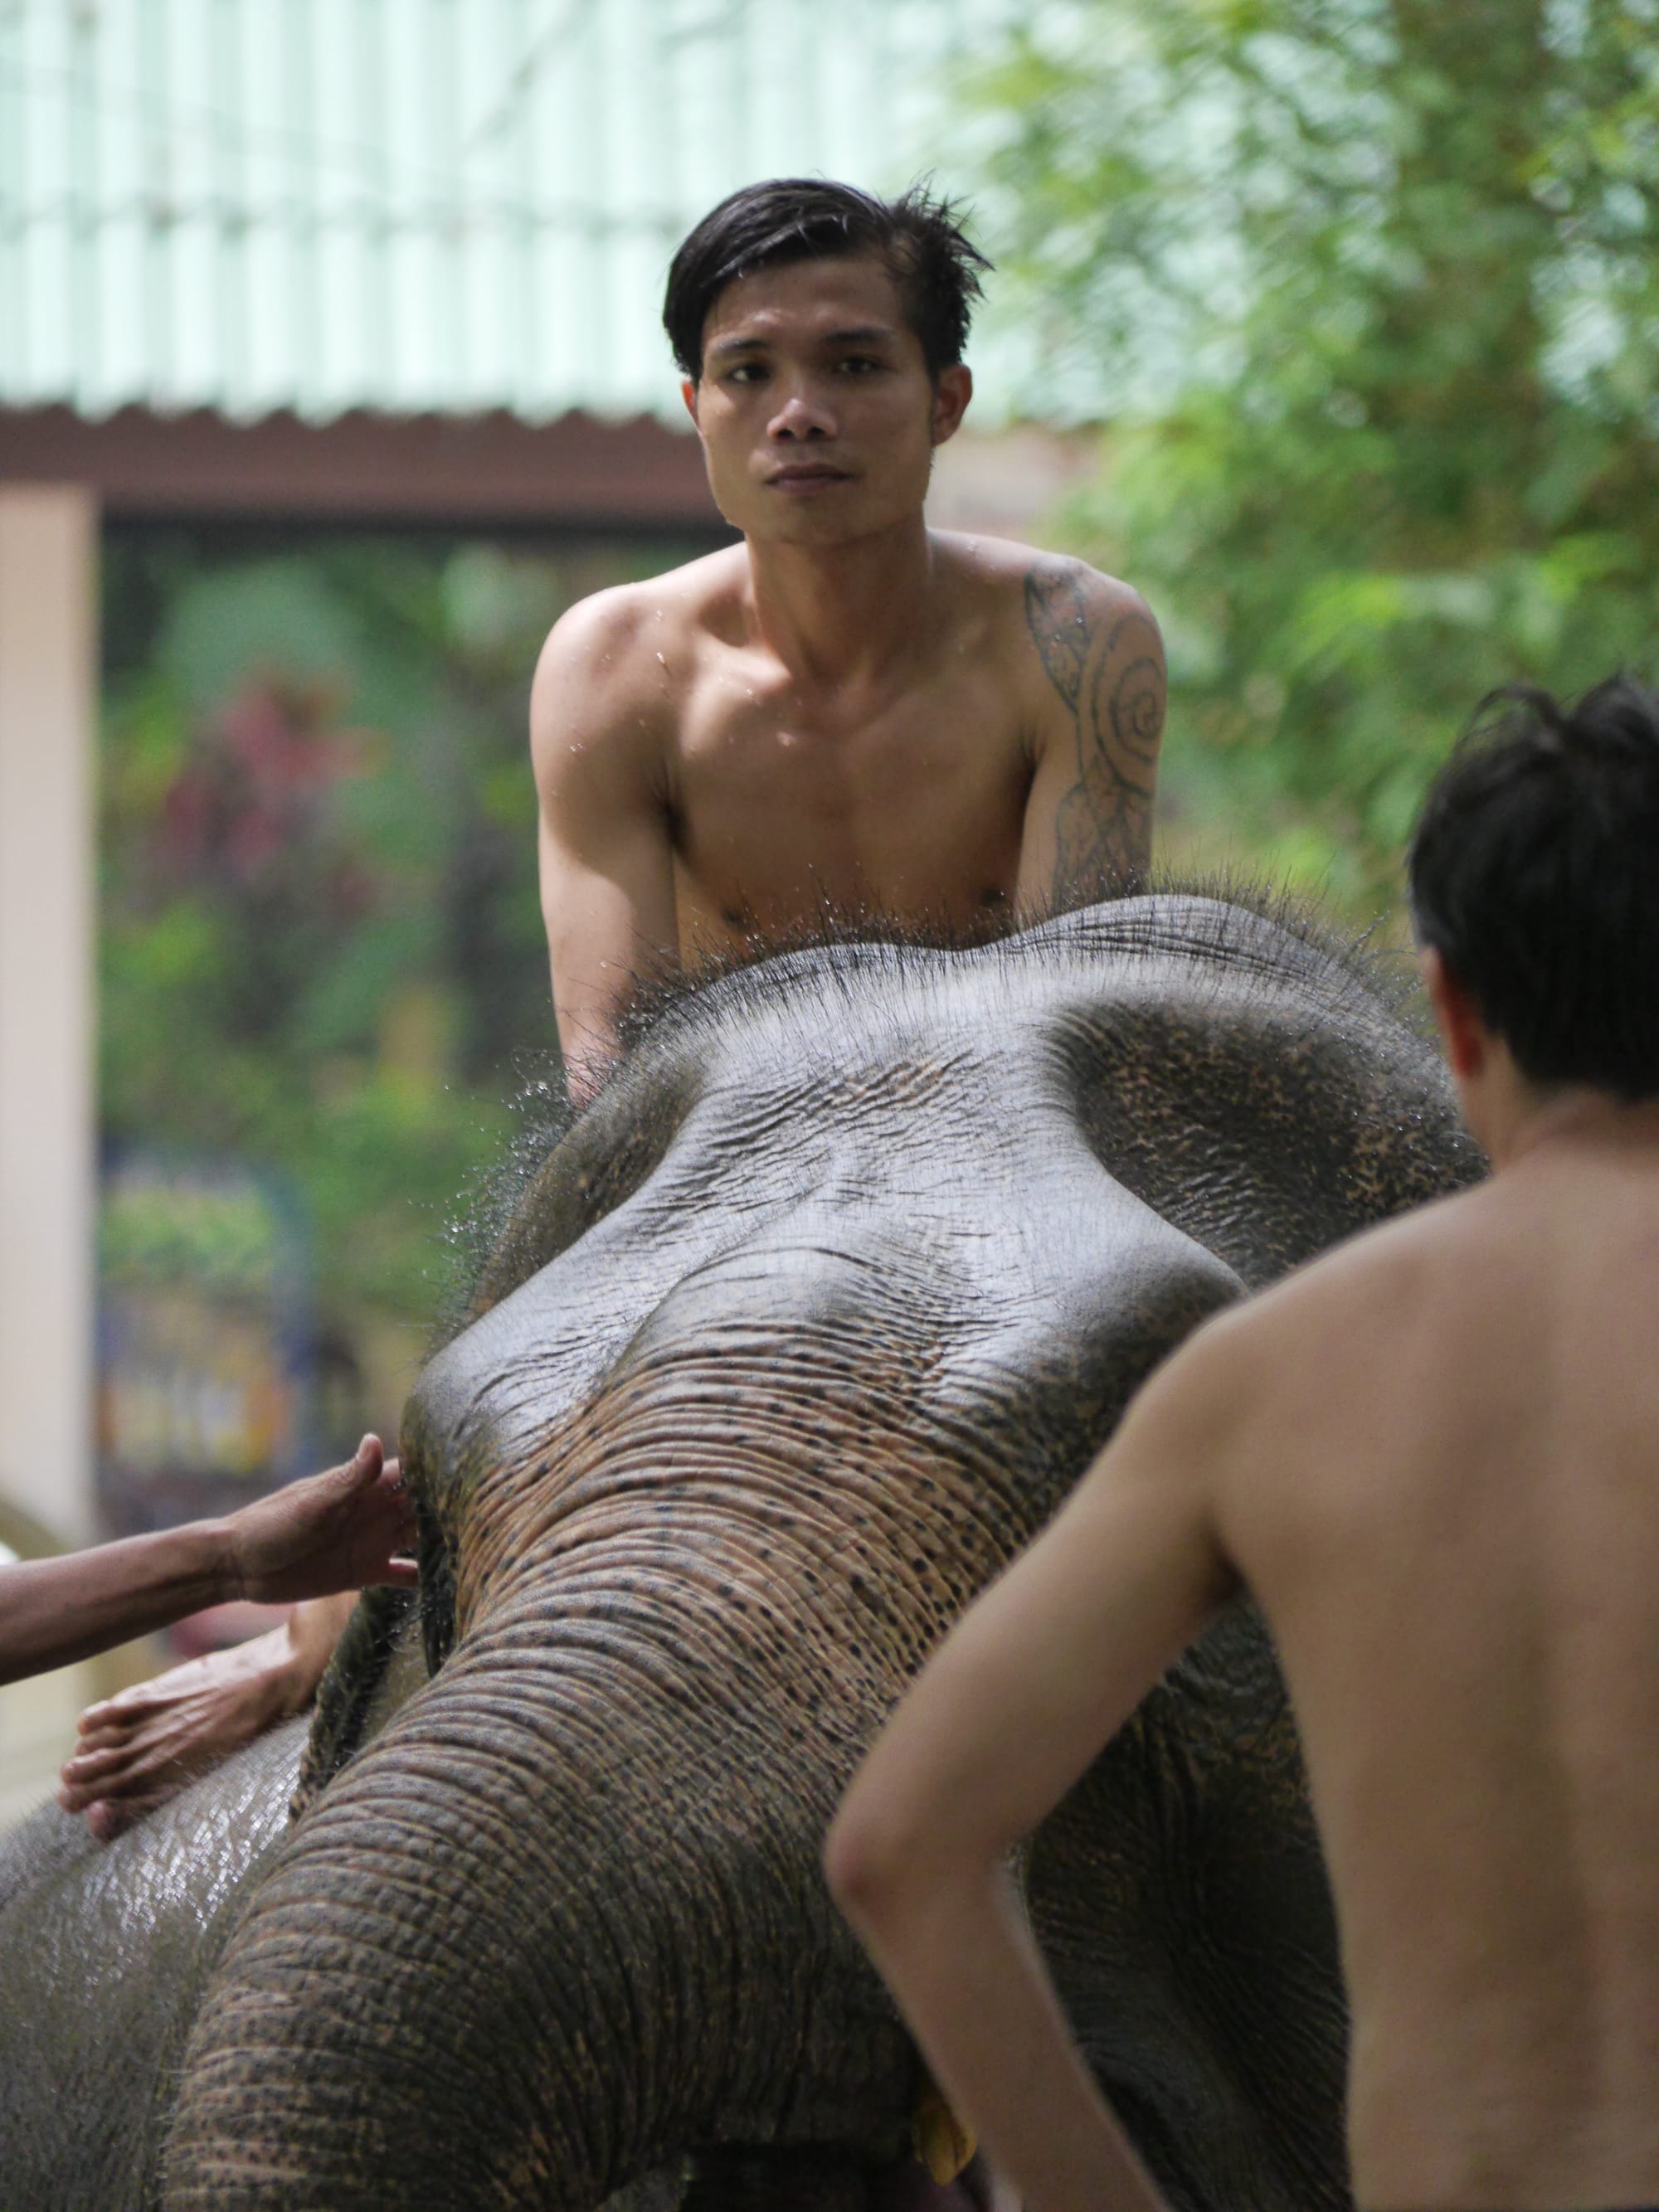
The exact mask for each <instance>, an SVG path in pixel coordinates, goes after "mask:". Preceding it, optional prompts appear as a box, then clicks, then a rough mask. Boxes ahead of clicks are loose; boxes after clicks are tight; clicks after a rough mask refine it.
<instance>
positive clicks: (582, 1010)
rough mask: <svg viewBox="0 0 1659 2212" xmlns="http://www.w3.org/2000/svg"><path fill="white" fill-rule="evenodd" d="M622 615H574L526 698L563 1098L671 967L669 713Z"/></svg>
mask: <svg viewBox="0 0 1659 2212" xmlns="http://www.w3.org/2000/svg"><path fill="white" fill-rule="evenodd" d="M635 632H636V623H635V618H634V616H633V613H632V611H631V609H630V605H629V602H628V600H627V599H625V598H623V596H622V595H620V594H618V593H616V592H604V593H601V594H599V597H598V598H597V599H587V600H584V601H583V602H582V604H581V605H580V606H576V607H573V608H572V609H571V610H570V611H569V613H568V614H567V615H565V616H563V617H562V618H561V620H560V621H559V622H558V623H556V625H555V626H554V629H553V632H552V635H550V637H549V639H548V641H547V643H546V645H545V646H544V648H543V650H542V657H541V659H540V661H539V663H538V666H537V669H536V681H535V684H534V686H533V688H532V692H531V698H530V750H531V758H532V763H533V764H534V767H535V771H536V793H537V799H538V805H539V809H540V854H541V886H542V915H543V918H544V921H545V922H546V925H547V947H548V954H549V958H550V963H551V966H552V974H553V1006H554V1011H555V1012H556V1015H557V1017H558V1024H559V1042H560V1046H561V1048H562V1050H563V1053H564V1060H565V1072H566V1077H567V1080H568V1083H569V1085H570V1093H571V1097H573V1098H574V1100H575V1101H576V1103H578V1104H579V1105H581V1104H586V1102H587V1100H588V1099H589V1098H591V1097H592V1095H593V1093H594V1091H597V1090H598V1088H599V1085H600V1083H601V1082H602V1081H603V1079H604V1077H605V1070H606V1069H607V1068H608V1066H610V1064H611V1060H612V1059H613V1058H614V1057H615V1054H616V1050H617V1024H618V1021H619V1018H620V1016H621V1013H622V1010H623V1006H624V1005H625V1003H626V1001H627V999H628V996H629V991H630V990H631V988H632V987H633V984H634V982H635V979H636V977H637V976H638V975H640V974H641V972H642V971H646V970H649V969H652V968H653V967H654V966H657V965H659V964H660V963H662V962H663V961H664V960H665V959H667V960H672V959H673V958H675V957H677V956H678V932H677V929H676V923H675V912H674V860H673V847H672V843H671V836H670V827H669V811H668V800H667V792H666V788H665V776H664V773H663V767H662V732H663V729H664V726H665V717H666V715H667V714H668V712H669V711H670V710H669V708H668V703H667V702H666V700H665V694H664V687H663V680H662V678H663V671H662V669H661V667H660V666H659V664H658V663H657V661H656V660H655V659H654V657H651V656H647V658H648V659H649V663H650V665H649V666H648V668H647V667H642V666H641V644H640V641H639V638H638V636H637V635H636V634H635Z"/></svg>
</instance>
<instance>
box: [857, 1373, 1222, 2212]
mask: <svg viewBox="0 0 1659 2212" xmlns="http://www.w3.org/2000/svg"><path fill="white" fill-rule="evenodd" d="M1193 1356H1194V1355H1192V1354H1183V1355H1181V1356H1180V1357H1178V1358H1177V1360H1176V1362H1175V1363H1173V1364H1172V1367H1171V1368H1170V1369H1166V1370H1164V1373H1163V1374H1162V1375H1161V1376H1158V1377H1157V1378H1155V1380H1154V1381H1153V1383H1152V1384H1150V1385H1149V1386H1148V1388H1147V1389H1146V1391H1145V1392H1144V1393H1143V1394H1142V1396H1141V1398H1140V1399H1139V1400H1138V1401H1137V1402H1136V1404H1135V1405H1134V1407H1132V1409H1131V1411H1130V1413H1129V1414H1128V1415H1127V1418H1126V1419H1125V1421H1124V1423H1123V1425H1122V1426H1121V1429H1120V1431H1119V1433H1118V1437H1117V1438H1116V1439H1115V1441H1114V1443H1112V1444H1111V1445H1110V1446H1109V1449H1107V1451H1106V1452H1105V1453H1104V1454H1103V1455H1102V1457H1101V1458H1100V1459H1099V1460H1098V1461H1097V1462H1096V1464H1095V1466H1094V1467H1093V1468H1091V1471H1090V1473H1089V1474H1088V1475H1086V1476H1085V1479H1084V1481H1083V1482H1082V1484H1081V1485H1080V1486H1079V1489H1078V1491H1077V1492H1076V1493H1075V1494H1074V1496H1073V1498H1072V1499H1071V1501H1070V1502H1069V1503H1068V1504H1066V1507H1065V1509H1064V1510H1062V1511H1061V1512H1060V1515H1059V1516H1057V1517H1056V1519H1055V1520H1054V1522H1053V1523H1052V1525H1051V1526H1050V1528H1048V1530H1047V1531H1045V1533H1044V1534H1042V1536H1040V1537H1039V1538H1038V1539H1037V1541H1036V1543H1035V1544H1033V1545H1032V1547H1031V1548H1030V1551H1028V1552H1027V1553H1024V1556H1023V1557H1022V1558H1021V1559H1018V1560H1017V1561H1016V1562H1015V1563H1014V1565H1012V1567H1011V1568H1010V1569H1009V1570H1008V1571H1007V1573H1006V1575H1004V1576H1003V1577H1002V1578H1001V1579H1000V1581H999V1582H997V1583H994V1585H993V1586H992V1588H991V1589H989V1590H988V1591H987V1592H986V1594H985V1595H983V1596H982V1597H981V1598H980V1599H979V1600H978V1601H977V1602H976V1603H975V1605H974V1606H972V1607H970V1608H969V1611H968V1613H966V1614H964V1616H963V1619H962V1620H961V1621H960V1622H959V1623H958V1624H957V1627H956V1628H955V1629H954V1630H953V1631H952V1632H951V1635H950V1636H949V1637H947V1638H946V1639H945V1643H944V1644H942V1645H941V1647H940V1648H939V1651H938V1652H937V1653H936V1654H935V1655H934V1656H933V1659H932V1660H930V1661H929V1662H928V1664H927V1667H926V1668H924V1669H923V1670H922V1673H921V1675H920V1676H919V1677H918V1679H917V1680H916V1682H915V1685H914V1686H913V1687H912V1689H911V1690H910V1692H909V1693H908V1696H907V1697H906V1698H905V1699H904V1700H903V1701H902V1704H901V1705H900V1706H899V1708H898V1710H897V1711H896V1714H895V1715H894V1717H893V1718H892V1719H891V1720H890V1722H889V1723H888V1725H887V1727H886V1729H884V1732H883V1733H882V1735H881V1736H880V1737H879V1738H878V1741H877V1743H876V1746H875V1748H874V1749H873V1750H872V1753H870V1756H869V1758H868V1759H867V1760H866V1763H865V1765H864V1766H863V1768H862V1770H861V1771H860V1773H859V1774H858V1776H857V1777H856V1778H855V1779H854V1783H853V1786H852V1788H851V1790H849V1792H848V1796H847V1799H846V1802H845V1803H844V1804H843V1805H842V1809H841V1812H840V1813H839V1814H838V1815H837V1816H836V1821H835V1824H834V1826H833V1827H832V1828H831V1830H830V1832H829V1841H828V1844H827V1845H826V1850H825V1868H826V1871H827V1873H828V1875H829V1884H830V1887H831V1888H832V1890H833V1891H834V1893H835V1894H836V1898H837V1899H838V1900H839V1901H840V1903H841V1905H842V1907H843V1909H844V1910H845V1911H846V1913H847V1916H848V1919H849V1920H850V1921H851V1922H852V1923H853V1925H854V1929H856V1930H857V1932H858V1934H859V1935H860V1937H861V1938H862V1940H863V1941H864V1942H865V1944H866V1947H867V1948H868V1949H869V1951H870V1954H871V1955H872V1958H873V1959H874V1960H875V1962H876V1964H877V1966H879V1968H880V1969H881V1971H882V1973H883V1974H884V1976H885V1978H886V1979H887V1981H888V1984H889V1985H890V1987H891V1989H892V1991H893V1994H894V1996H896V1998H897V2000H898V2002H899V2007H900V2009H901V2010H902V2012H903V2014H904V2015H905V2017H906V2018H907V2020H908V2021H909V2023H910V2026H911V2027H912V2029H913V2030H914V2031H915V2036H916V2039H917V2041H918V2042H919V2043H920V2044H921V2047H922V2049H923V2051H925V2052H926V2053H927V2058H928V2061H929V2063H930V2064H931V2066H932V2068H933V2075H934V2079H935V2080H936V2081H938V2082H939V2085H940V2087H942V2088H943V2089H944V2091H945V2093H946V2095H947V2096H948V2097H949V2098H950V2099H951V2102H952V2104H953V2106H955V2109H956V2111H957V2113H958V2114H959V2115H960V2117H961V2118H963V2120H965V2121H966V2122H967V2123H968V2124H969V2126H970V2127H972V2128H973V2129H974V2130H975V2131H976V2132H977V2133H978V2135H979V2136H981V2139H982V2141H983V2142H984V2145H985V2148H986V2149H987V2152H988V2154H989V2155H990V2157H991V2160H992V2161H993V2163H994V2166H996V2168H997V2170H998V2171H999V2172H1002V2173H1004V2174H1005V2175H1006V2177H1007V2178H1008V2179H1009V2180H1010V2181H1011V2182H1012V2184H1013V2185H1014V2186H1015V2188H1016V2189H1017V2190H1018V2191H1019V2192H1020V2194H1021V2195H1022V2196H1023V2197H1024V2200H1025V2202H1026V2203H1028V2204H1030V2205H1031V2206H1032V2207H1034V2208H1038V2212H1103V2208H1109V2207H1115V2208H1124V2212H1154V2208H1157V2207H1158V2205H1159V2204H1160V2202H1161V2200H1160V2199H1159V2197H1158V2194H1157V2192H1156V2191H1155V2190H1154V2189H1153V2187H1152V2184H1151V2183H1150V2182H1149V2181H1148V2180H1147V2179H1146V2176H1145V2174H1144V2173H1143V2172H1142V2171H1141V2169H1140V2166H1139V2163H1138V2162H1137V2160H1136V2159H1135V2157H1134V2154H1133V2152H1132V2151H1131V2149H1130V2148H1129V2146H1128V2143H1127V2140H1126V2139H1125V2137H1124V2136H1123V2135H1122V2134H1121V2131H1120V2130H1119V2129H1118V2127H1117V2125H1116V2123H1115V2121H1114V2119H1113V2118H1112V2116H1111V2114H1110V2112H1109V2110H1108V2108H1107V2106H1106V2104H1105V2101H1104V2100H1103V2098H1102V2096H1101V2094H1100V2092H1099V2090H1098V2089H1097V2087H1096V2086H1095V2082H1094V2080H1093V2077H1092V2076H1091V2074H1090V2072H1089V2070H1088V2068H1087V2066H1086V2065H1085V2062H1084V2059H1083V2057H1082V2055H1081V2053H1080V2052H1079V2050H1078V2048H1077V2046H1076V2045H1075V2043H1074V2042H1073V2039H1072V2036H1071V2033H1070V2031H1069V2029H1068V2027H1067V2026H1066V2019H1065V2015H1063V2013H1062V2012H1061V2010H1060V2002H1059V1999H1058V1998H1057V1996H1055V1993H1054V1985H1053V1984H1052V1982H1051V1981H1050V1979H1049V1978H1048V1970H1047V1968H1046V1967H1045V1966H1044V1965H1043V1963H1042V1957H1041V1954H1039V1952H1038V1950H1037V1948H1036V1943H1035V1942H1034V1941H1033V1939H1032V1936H1031V1934H1030V1929H1029V1928H1028V1926H1027V1925H1026V1923H1025V1919H1024V1914H1023V1913H1022V1911H1021V1909H1020V1905H1019V1902H1018V1897H1017V1896H1016V1894H1015V1891H1014V1888H1013V1885H1012V1881H1010V1879H1009V1877H1008V1875H1007V1872H1006V1861H1007V1857H1008V1854H1009V1853H1010V1851H1011V1850H1012V1849H1013V1847H1014V1845H1015V1844H1017V1843H1018V1841H1019V1839H1020V1838H1022V1837H1023V1836H1024V1835H1026V1834H1028V1833H1029V1832H1030V1830H1031V1829H1032V1828H1034V1827H1035V1826H1036V1825H1037V1824H1038V1822H1039V1821H1041V1820H1042V1819H1043V1818H1044V1817H1045V1816H1046V1815H1047V1814H1048V1812H1050V1811H1051V1810H1052V1808H1054V1805H1056V1804H1057V1803H1058V1802H1059V1801H1060V1798H1061V1797H1062V1796H1064V1794H1065V1793H1066V1790H1068V1789H1069V1788H1070V1787H1071V1785H1072V1784H1073V1782H1075V1781H1076V1780H1077V1778H1079V1775H1081V1774H1082V1772H1083V1771H1084V1770H1085V1768H1086V1767H1087V1766H1088V1765H1090V1763H1091V1761H1092V1760H1093V1759H1094V1758H1095V1756H1096V1754H1097V1753H1098V1752H1099V1751H1100V1750H1101V1748H1102V1747H1103V1745H1104V1744H1105V1743H1106V1741H1107V1740H1108V1739H1109V1737H1110V1736H1111V1735H1114V1734H1115V1732H1116V1730H1117V1729H1119V1728H1120V1727H1121V1725H1122V1723H1124V1722H1125V1721H1126V1720H1127V1718H1128V1717H1129V1715H1130V1714H1131V1713H1132V1712H1133V1710H1134V1708H1135V1706H1136V1705H1138V1704H1139V1702H1140V1699H1142V1697H1143V1696H1144V1695H1145V1694H1146V1692H1147V1691H1148V1690H1149V1689H1150V1688H1151V1687H1152V1685H1153V1684H1154V1683H1155V1682H1156V1681H1157V1680H1158V1676H1159V1675H1160V1674H1162V1673H1163V1671H1164V1668H1166V1667H1167V1666H1168V1665H1169V1664H1170V1662H1171V1661H1172V1660H1173V1659H1175V1658H1176V1656H1177V1655H1178V1654H1179V1652H1180V1651H1181V1650H1182V1648H1183V1647H1184V1646H1185V1645H1186V1644H1188V1642H1189V1641H1190V1640H1191V1638H1193V1637H1194V1635H1195V1634H1196V1633H1197V1632H1198V1631H1199V1630H1200V1628H1201V1627H1202V1626H1203V1625H1204V1623H1205V1621H1206V1620H1207V1618H1208V1617H1209V1615H1210V1614H1211V1613H1212V1611H1213V1610H1214V1608H1215V1607H1216V1606H1217V1605H1218V1603H1219V1602H1220V1601H1221V1600H1222V1599H1223V1598H1224V1597H1225V1595H1227V1594H1228V1592H1229V1591H1230V1589H1231V1587H1232V1583H1233V1579H1234V1578H1233V1575H1232V1571H1231V1568H1230V1567H1229V1565H1228V1564H1227V1561H1226V1559H1225V1556H1224V1554H1223V1553H1222V1551H1221V1548H1220V1546H1219V1544H1218V1541H1217V1538H1216V1536H1215V1534H1214V1533H1213V1530H1212V1522H1211V1516H1210V1514H1209V1510H1208V1508H1207V1504H1206V1487H1205V1482H1206V1468H1205V1465H1204V1462H1206V1459H1207V1457H1208V1449H1207V1446H1208V1442H1209V1439H1210V1437H1211V1436H1212V1434H1213V1431H1214V1423H1213V1421H1212V1419H1210V1418H1208V1417H1207V1416H1206V1413H1205V1410H1204V1406H1203V1395H1204V1394H1203V1392H1202V1389H1201V1388H1200V1389H1199V1390H1198V1391H1196V1392H1195V1393H1194V1396H1193V1397H1191V1398H1189V1397H1188V1395H1187V1393H1186V1392H1185V1391H1184V1389H1183V1386H1182V1376H1181V1373H1180V1371H1179V1370H1180V1369H1181V1368H1182V1366H1183V1365H1184V1364H1187V1363H1188V1360H1189V1359H1190V1358H1192V1357H1193Z"/></svg>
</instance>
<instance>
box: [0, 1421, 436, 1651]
mask: <svg viewBox="0 0 1659 2212" xmlns="http://www.w3.org/2000/svg"><path fill="white" fill-rule="evenodd" d="M414 1534H415V1529H414V1521H413V1517H412V1516H411V1515H410V1510H409V1507H408V1504H407V1501H406V1500H405V1498H404V1491H403V1484H402V1481H401V1480H400V1478H399V1475H398V1462H396V1460H392V1461H389V1462H383V1459H382V1455H381V1449H380V1438H379V1437H364V1438H363V1441H362V1443H361V1444H359V1446H358V1447H357V1454H356V1458H355V1459H353V1460H351V1461H350V1462H349V1464H348V1465H346V1466H344V1467H337V1468H331V1469H330V1470H329V1472H328V1473H327V1474H315V1475H312V1476H311V1477H309V1478H308V1479H307V1480H306V1481H303V1482H295V1483H290V1484H289V1486H288V1487H287V1489H285V1490H281V1491H278V1492H276V1493H275V1495H274V1496H272V1497H270V1498H259V1499H258V1500H257V1501H256V1502H255V1503H254V1504H252V1505H247V1506H244V1507H243V1509H242V1510H241V1511H240V1513H233V1514H232V1515H230V1516H228V1519H225V1520H222V1521H197V1522H191V1524H190V1525H189V1526H188V1527H186V1528H166V1529H162V1530H161V1531H159V1532H158V1533H157V1534H155V1535H149V1536H129V1537H126V1538H124V1539H123V1540H122V1541H119V1542H118V1543H113V1544H101V1545H100V1546H98V1547H96V1549H94V1550H93V1551H88V1552H76V1553H70V1556H69V1557H68V1558H67V1559H29V1560H25V1561H24V1562H22V1563H21V1565H15V1566H9V1567H4V1568H0V1682H15V1681H16V1680H19V1679H20V1678H21V1676H23V1675H25V1674H44V1673H45V1672H46V1669H47V1668H52V1667H67V1666H69V1665H70V1664H71V1662H73V1661H75V1660H76V1659H85V1658H87V1657H88V1656H90V1655H91V1654H92V1653H93V1652H94V1651H102V1650H107V1649H108V1647H109V1646H110V1645H111V1644H124V1643H125V1642H126V1641H127V1640H128V1638H131V1637H135V1636H144V1635H148V1634H149V1632H150V1630H151V1629H155V1628H161V1627H165V1626H167V1623H168V1622H169V1621H173V1620H181V1619H182V1618H183V1617H184V1615H185V1613H197V1612H199V1611H200V1610H201V1609H202V1608H203V1607H204V1606H210V1605H220V1604H223V1603H225V1602H226V1601H228V1600H230V1599H233V1598H243V1597H247V1598H257V1599H258V1600H260V1601H262V1602H264V1603H265V1604H270V1605H281V1604H284V1603H287V1602H288V1601H290V1600H292V1599H295V1598H306V1597H325V1596H328V1595H331V1594H332V1593H334V1592H336V1591H339V1590H348V1589H358V1588H359V1587H360V1586H361V1585H362V1583H374V1582H383V1583H397V1584H398V1585H399V1586H401V1587H403V1588H404V1589H412V1588H413V1586H414V1583H415V1580H416V1571H415V1565H414V1562H413V1561H412V1560H410V1559H405V1558H404V1557H401V1556H399V1555H400V1554H402V1553H404V1552H405V1551H407V1550H408V1548H409V1547H410V1546H411V1545H412V1543H413V1541H414Z"/></svg>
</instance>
